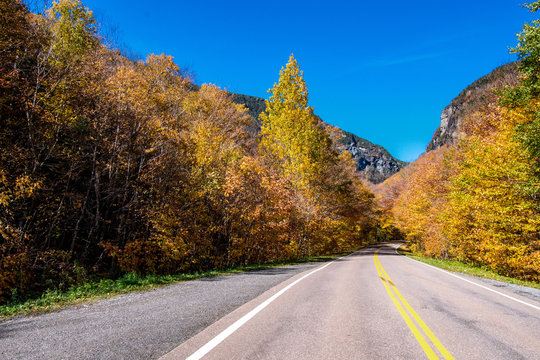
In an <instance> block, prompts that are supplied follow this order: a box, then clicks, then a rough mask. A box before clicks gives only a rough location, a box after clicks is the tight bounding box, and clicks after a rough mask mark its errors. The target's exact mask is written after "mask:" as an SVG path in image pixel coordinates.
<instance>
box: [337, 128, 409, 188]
mask: <svg viewBox="0 0 540 360" xmlns="http://www.w3.org/2000/svg"><path fill="white" fill-rule="evenodd" d="M340 131H341V133H342V135H341V139H340V140H339V141H338V148H340V149H343V150H346V151H347V152H348V153H349V154H351V155H352V158H353V159H354V160H355V161H356V169H357V170H358V171H359V172H361V173H362V174H363V175H364V177H365V178H366V179H367V180H368V181H370V182H372V183H374V184H378V183H381V182H383V181H384V180H386V179H388V178H389V177H390V176H392V175H394V174H395V173H397V172H398V171H399V170H401V169H402V168H403V167H405V166H406V165H407V163H406V162H404V161H401V160H398V159H395V158H394V157H393V156H392V155H390V153H389V152H388V150H386V149H385V148H383V147H382V146H379V145H375V144H373V143H371V142H369V141H367V140H366V139H362V138H361V137H358V136H356V135H354V134H352V133H349V132H346V131H343V130H341V129H340Z"/></svg>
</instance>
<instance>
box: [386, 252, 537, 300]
mask: <svg viewBox="0 0 540 360" xmlns="http://www.w3.org/2000/svg"><path fill="white" fill-rule="evenodd" d="M395 250H396V253H397V254H398V255H401V254H399V253H398V251H397V249H395ZM404 257H405V258H407V259H409V260H411V261H414V262H417V263H420V264H422V265H425V266H428V267H430V268H433V269H435V270H438V271H440V272H443V273H445V274H447V275H450V276H453V277H455V278H458V279H460V280H463V281H466V282H468V283H470V284H473V285H476V286H479V287H481V288H483V289H486V290H488V291H491V292H494V293H495V294H499V295H501V296H504V297H505V298H508V299H510V300H514V301H517V302H518V303H520V304H523V305H527V306H530V307H532V308H533V309H536V310H540V307H538V306H536V305H533V304H529V303H528V302H526V301H523V300H519V299H516V298H515V297H513V296H510V295H506V294H503V293H502V292H499V291H497V290H493V289H491V288H488V287H487V286H484V285H480V284H477V283H475V282H474V281H471V280H467V279H465V278H462V277H461V276H458V275H456V274H453V273H451V272H449V271H446V270H443V269H440V268H438V267H436V266H433V265H429V264H426V263H425V262H422V261H418V260H415V259H411V258H410V257H408V256H404Z"/></svg>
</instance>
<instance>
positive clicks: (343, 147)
mask: <svg viewBox="0 0 540 360" xmlns="http://www.w3.org/2000/svg"><path fill="white" fill-rule="evenodd" d="M231 95H232V99H233V101H234V102H235V103H237V104H242V105H244V106H245V107H246V108H247V109H248V113H249V114H250V116H251V117H252V119H253V123H252V125H250V126H249V128H248V131H249V132H250V133H251V134H252V135H255V136H256V135H258V133H259V132H260V129H261V123H260V121H259V115H260V114H261V113H262V112H263V111H264V110H265V109H266V104H265V100H264V99H263V98H260V97H257V96H251V95H244V94H238V93H231ZM317 117H318V116H317ZM318 119H319V120H320V121H321V124H322V125H323V126H324V127H326V128H331V130H332V131H333V132H334V133H335V136H336V148H337V149H338V150H339V151H340V152H344V151H347V152H349V153H350V154H351V156H352V158H353V160H354V161H355V163H356V169H357V170H358V172H359V173H360V174H362V176H363V177H364V178H365V179H366V180H367V181H369V182H371V183H374V184H378V183H381V182H383V181H384V180H386V179H387V178H389V177H390V176H392V175H393V174H395V173H397V172H398V171H399V170H401V169H402V168H403V167H405V166H406V165H407V164H408V163H407V162H405V161H401V160H398V159H396V158H394V157H393V156H392V155H391V154H390V152H388V150H386V149H385V148H384V147H382V146H380V145H377V144H373V143H372V142H370V141H368V140H366V139H364V138H361V137H359V136H357V135H355V134H353V133H351V132H348V131H345V130H343V129H341V128H339V127H336V126H333V125H330V124H328V123H326V122H324V121H323V120H322V119H321V118H320V117H318Z"/></svg>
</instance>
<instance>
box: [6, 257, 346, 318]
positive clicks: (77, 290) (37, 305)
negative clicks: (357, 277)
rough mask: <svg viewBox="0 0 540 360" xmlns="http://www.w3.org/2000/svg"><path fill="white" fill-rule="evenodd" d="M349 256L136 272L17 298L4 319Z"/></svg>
mask: <svg viewBox="0 0 540 360" xmlns="http://www.w3.org/2000/svg"><path fill="white" fill-rule="evenodd" d="M348 254H349V253H342V254H333V255H320V256H310V257H305V258H302V259H291V260H287V261H281V262H275V263H265V264H253V265H243V266H236V267H233V268H229V269H222V270H210V271H203V272H195V273H184V274H176V275H154V274H151V275H144V276H143V275H139V274H137V273H135V272H130V273H125V274H124V275H123V276H122V277H120V278H118V279H116V280H112V279H99V280H97V279H95V280H91V281H88V282H85V283H84V284H80V285H73V286H72V287H70V288H69V289H68V290H66V291H62V290H58V289H48V290H46V291H45V292H44V293H42V294H39V295H36V296H35V297H30V298H28V299H25V300H19V299H17V298H16V293H15V294H14V295H15V297H14V298H13V299H12V300H11V301H9V302H8V303H6V304H2V305H0V319H7V318H9V317H12V316H17V315H26V314H34V313H43V312H48V311H52V310H56V309H60V308H63V307H66V306H69V305H77V304H84V303H88V302H91V301H96V300H101V299H107V298H110V297H112V296H116V295H120V294H127V293H132V292H139V291H148V290H152V289H158V288H161V287H164V286H167V285H172V284H177V283H181V282H185V281H192V280H197V279H202V278H208V277H215V276H221V275H230V274H239V273H244V272H249V271H257V270H264V269H271V268H275V267H281V266H288V265H296V264H305V263H310V262H325V261H330V260H333V259H336V258H338V257H341V256H345V255H348Z"/></svg>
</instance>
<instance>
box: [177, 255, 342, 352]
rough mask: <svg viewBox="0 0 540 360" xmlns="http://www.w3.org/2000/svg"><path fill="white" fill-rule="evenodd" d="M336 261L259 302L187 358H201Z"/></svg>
mask: <svg viewBox="0 0 540 360" xmlns="http://www.w3.org/2000/svg"><path fill="white" fill-rule="evenodd" d="M333 262H334V261H332V262H329V263H328V264H326V265H323V266H321V267H319V268H317V269H315V270H313V271H311V272H310V273H308V274H306V275H304V276H302V277H301V278H300V279H297V280H296V281H294V282H292V283H290V284H289V285H287V286H285V287H284V288H283V289H281V290H280V291H278V292H277V293H275V294H274V295H272V296H271V297H270V298H268V299H266V300H265V301H264V302H263V303H261V304H259V305H258V306H257V307H256V308H255V309H253V310H251V311H250V312H248V313H247V314H246V315H244V316H242V317H241V318H240V319H238V320H236V321H235V322H234V323H233V324H232V325H230V326H229V327H228V328H226V329H225V330H223V331H222V332H221V333H219V334H218V335H217V336H216V337H215V338H213V339H212V340H210V341H209V342H207V343H206V344H205V345H203V346H202V347H201V348H200V349H199V350H197V351H195V352H194V353H193V354H192V355H190V356H189V357H188V358H187V359H186V360H199V359H201V358H202V357H203V356H205V355H206V354H208V353H209V352H210V351H211V350H212V349H213V348H215V347H216V346H217V345H219V343H221V342H222V341H223V340H225V339H226V338H227V337H229V336H230V335H231V334H232V333H234V332H235V331H236V330H238V329H239V328H240V327H241V326H242V325H244V324H245V323H246V322H248V321H249V320H250V319H251V318H253V317H254V316H255V315H257V314H258V313H259V312H260V311H261V310H262V309H264V308H265V307H267V306H268V305H269V304H270V303H271V302H272V301H274V300H276V299H277V298H278V297H279V296H281V295H282V294H283V293H284V292H285V291H287V290H289V289H290V288H292V287H293V286H294V285H296V284H298V283H299V282H300V281H302V280H304V279H305V278H307V277H308V276H310V275H313V274H315V273H316V272H317V271H321V270H322V269H324V268H325V267H327V266H328V265H330V264H332V263H333Z"/></svg>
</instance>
